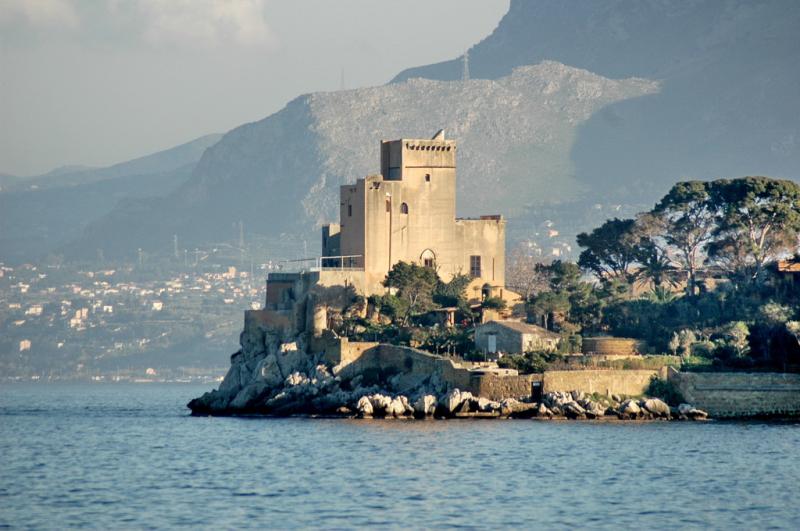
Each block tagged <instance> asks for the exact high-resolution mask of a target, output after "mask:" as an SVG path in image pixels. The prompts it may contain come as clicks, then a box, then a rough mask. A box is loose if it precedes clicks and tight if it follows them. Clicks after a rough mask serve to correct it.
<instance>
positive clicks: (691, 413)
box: [678, 404, 708, 420]
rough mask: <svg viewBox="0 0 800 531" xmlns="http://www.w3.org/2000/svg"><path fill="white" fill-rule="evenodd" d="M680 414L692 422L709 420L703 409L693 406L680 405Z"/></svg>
mask: <svg viewBox="0 0 800 531" xmlns="http://www.w3.org/2000/svg"><path fill="white" fill-rule="evenodd" d="M678 412H679V413H680V414H681V415H683V416H685V417H687V418H690V419H692V420H705V419H707V418H708V413H706V412H705V411H703V410H702V409H697V408H696V407H694V406H693V405H691V404H679V405H678Z"/></svg>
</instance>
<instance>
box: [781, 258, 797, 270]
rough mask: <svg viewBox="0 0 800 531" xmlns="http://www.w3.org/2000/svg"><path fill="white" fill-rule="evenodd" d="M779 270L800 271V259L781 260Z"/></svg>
mask: <svg viewBox="0 0 800 531" xmlns="http://www.w3.org/2000/svg"><path fill="white" fill-rule="evenodd" d="M778 271H780V272H781V273H800V260H779V261H778Z"/></svg>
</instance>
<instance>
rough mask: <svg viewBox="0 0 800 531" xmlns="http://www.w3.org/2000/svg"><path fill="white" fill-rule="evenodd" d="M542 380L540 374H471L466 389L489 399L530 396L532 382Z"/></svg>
mask: <svg viewBox="0 0 800 531" xmlns="http://www.w3.org/2000/svg"><path fill="white" fill-rule="evenodd" d="M540 381H542V375H541V374H520V375H518V376H498V375H495V374H481V375H473V377H472V378H471V379H470V383H469V386H468V387H467V390H468V391H469V392H470V393H472V394H473V395H476V396H483V397H485V398H488V399H489V400H502V399H504V398H520V397H523V396H530V395H531V390H532V386H533V382H540Z"/></svg>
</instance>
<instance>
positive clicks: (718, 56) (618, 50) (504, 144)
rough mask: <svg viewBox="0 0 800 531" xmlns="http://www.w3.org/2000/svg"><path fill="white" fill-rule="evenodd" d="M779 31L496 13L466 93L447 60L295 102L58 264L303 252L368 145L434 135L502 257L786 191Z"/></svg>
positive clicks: (745, 2)
mask: <svg viewBox="0 0 800 531" xmlns="http://www.w3.org/2000/svg"><path fill="white" fill-rule="evenodd" d="M797 27H800V4H798V3H797V2H793V1H790V0H774V1H766V0H763V1H761V0H755V1H752V0H719V1H693V2H687V1H684V0H648V1H645V0H609V1H607V2H592V1H580V2H569V3H567V2H562V1H557V0H537V1H520V0H512V2H511V5H510V9H509V12H508V14H507V15H506V16H505V17H504V18H503V19H502V20H501V22H500V23H499V25H498V27H497V28H496V30H495V31H494V32H493V33H492V34H491V35H489V36H488V37H487V38H486V39H484V40H483V41H482V42H480V43H478V44H476V45H475V46H474V47H473V48H472V49H471V50H470V52H469V57H470V63H469V64H470V72H471V79H470V80H468V81H467V82H462V81H461V75H462V63H461V60H460V58H455V59H454V60H452V61H448V62H444V63H438V64H434V65H428V66H423V67H419V68H413V69H410V70H407V71H405V72H402V73H401V74H399V75H398V76H397V77H396V79H395V80H394V82H393V83H390V84H389V85H387V86H383V87H372V88H363V89H357V90H349V91H340V92H329V93H319V94H310V95H305V96H301V97H299V98H297V99H295V100H294V101H292V102H290V103H289V104H288V105H287V106H286V107H285V108H284V109H283V110H281V111H280V112H278V113H276V114H274V115H272V116H270V117H267V118H265V119H263V120H260V121H258V122H254V123H251V124H247V125H244V126H242V127H239V128H236V129H234V130H233V131H231V132H230V133H229V134H227V135H226V136H225V137H224V138H223V139H222V140H221V141H220V142H219V143H218V144H217V145H215V146H214V147H213V148H211V149H209V151H208V152H207V153H206V155H205V156H204V157H203V158H202V160H201V161H200V163H199V164H198V166H197V168H196V169H195V171H194V173H193V175H192V177H191V179H189V180H188V181H187V182H186V183H185V185H184V186H182V187H181V189H180V190H178V191H176V192H175V193H173V194H171V195H170V196H168V197H162V198H160V199H153V200H130V201H125V202H124V203H123V204H121V205H120V206H119V208H116V209H115V210H114V211H113V212H111V213H110V214H109V216H108V217H106V218H103V219H100V220H97V221H96V222H95V223H93V224H92V225H91V226H90V227H89V228H88V230H87V231H86V232H85V233H84V235H83V237H82V238H81V239H80V240H78V241H76V242H75V243H74V244H73V245H70V246H69V247H68V249H67V250H68V251H69V253H70V254H71V255H72V256H73V257H85V256H88V255H89V254H93V253H95V252H96V248H97V247H98V246H101V247H102V248H103V249H105V250H106V252H107V253H108V254H110V255H113V256H127V257H129V258H130V250H131V249H132V248H136V247H143V248H147V249H168V248H169V245H170V242H171V235H172V234H179V235H180V238H181V241H183V242H185V243H187V245H189V244H195V245H201V244H207V243H210V242H214V241H220V240H230V239H231V238H232V237H234V236H233V235H234V234H237V231H236V229H235V226H236V224H237V223H238V222H239V220H241V221H243V222H244V224H245V225H246V226H247V227H248V232H250V233H253V234H257V233H260V234H265V235H266V234H270V235H275V236H276V237H279V238H282V239H284V240H294V241H298V242H299V241H301V240H305V241H306V242H308V243H309V244H310V245H309V246H308V248H309V249H311V250H312V251H313V250H314V249H316V247H317V232H316V225H317V224H318V223H319V222H321V221H327V220H331V219H333V218H334V214H335V212H334V210H335V208H334V207H335V204H336V201H337V197H338V196H337V186H338V185H340V184H342V183H345V182H352V181H353V180H354V179H356V178H357V177H360V176H363V175H365V174H367V173H369V172H374V171H377V169H378V153H377V142H378V140H379V139H381V138H393V137H399V136H407V137H408V136H426V135H430V134H432V132H433V131H435V130H437V129H439V128H440V127H444V128H445V129H447V131H448V136H449V137H450V138H455V139H457V140H458V141H459V142H460V143H461V146H462V149H461V151H460V154H461V158H460V160H459V197H458V199H459V205H460V206H459V213H460V214H462V215H472V214H477V213H481V212H484V213H485V212H502V213H504V214H506V215H508V216H510V217H511V218H512V222H511V223H510V224H509V234H510V235H511V238H510V239H511V240H513V239H519V238H524V237H527V236H528V234H527V233H526V231H528V232H529V233H533V232H537V231H538V232H540V233H541V232H542V231H541V227H542V226H547V227H550V226H551V222H553V221H555V226H556V228H557V229H558V230H559V231H560V232H561V236H560V238H561V239H562V240H563V241H562V246H566V245H567V242H572V241H573V237H574V234H575V233H576V232H578V231H580V230H585V229H587V228H588V227H590V226H591V225H593V224H596V223H597V222H598V221H600V220H602V219H603V218H604V217H606V216H608V215H626V214H628V213H632V212H635V211H637V210H641V209H642V208H647V207H648V206H650V204H651V203H652V202H653V201H655V200H656V199H657V198H658V197H660V196H661V195H662V194H663V192H664V191H665V190H666V189H667V188H668V187H669V186H670V185H671V184H672V183H674V182H675V181H676V180H679V179H685V178H702V179H711V178H716V177H720V176H723V177H736V176H741V175H746V174H754V175H771V176H774V177H785V178H795V179H796V178H797V177H798V175H799V174H800V172H798V169H800V130H798V129H799V128H800V126H799V125H798V124H800V119H799V118H800V97H798V94H797V91H796V87H797V86H800V70H799V69H798V68H797V65H796V62H797V57H800V39H797V38H796V28H797ZM531 65H535V66H531ZM537 227H539V228H537ZM544 232H549V231H544ZM564 249H565V250H567V252H568V249H566V247H564Z"/></svg>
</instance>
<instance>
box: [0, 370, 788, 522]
mask: <svg viewBox="0 0 800 531" xmlns="http://www.w3.org/2000/svg"><path fill="white" fill-rule="evenodd" d="M209 387H210V386H209V385H195V384H110V383H109V384H101V383H96V384H19V383H12V384H0V527H4V528H22V529H65V528H77V527H79V528H90V529H118V528H122V529H168V528H192V529H196V528H215V529H234V528H278V529H290V528H304V529H305V528H326V529H350V528H401V529H420V528H422V529H430V528H478V529H554V528H555V529H563V528H572V529H575V528H588V529H690V528H715V529H752V528H758V529H768V528H773V529H798V528H800V502H799V501H798V500H799V499H800V490H799V489H800V422H798V421H783V422H729V421H710V422H626V423H622V422H596V421H595V422H592V421H534V420H466V419H465V420H451V421H433V420H430V421H403V420H382V421H381V420H372V421H368V420H344V419H318V418H243V417H239V418H235V417H229V418H214V417H192V416H190V415H189V410H188V409H186V403H187V402H188V401H189V400H190V399H191V398H193V397H195V396H198V395H200V394H201V393H202V392H204V391H206V390H208V389H209Z"/></svg>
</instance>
